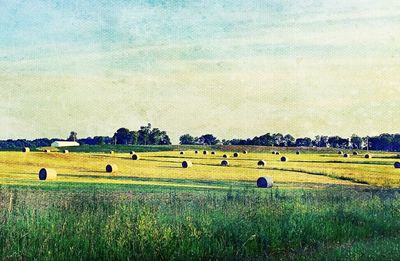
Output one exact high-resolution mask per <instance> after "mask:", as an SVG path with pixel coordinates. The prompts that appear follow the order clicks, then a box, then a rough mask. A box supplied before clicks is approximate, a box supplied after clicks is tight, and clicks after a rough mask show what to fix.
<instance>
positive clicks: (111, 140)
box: [0, 123, 171, 150]
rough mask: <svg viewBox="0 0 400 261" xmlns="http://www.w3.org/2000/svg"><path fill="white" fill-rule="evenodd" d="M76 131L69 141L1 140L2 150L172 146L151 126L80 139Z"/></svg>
mask: <svg viewBox="0 0 400 261" xmlns="http://www.w3.org/2000/svg"><path fill="white" fill-rule="evenodd" d="M77 136H78V134H77V133H76V132H75V131H71V133H70V134H69V136H68V138H67V139H60V138H52V139H47V138H40V139H35V140H26V139H17V140H11V139H9V140H0V149H3V150H4V149H5V150H13V149H20V148H23V147H30V148H37V147H49V146H50V145H51V143H53V142H54V141H56V140H67V141H76V142H78V143H79V144H81V145H104V144H124V145H170V144H171V140H170V138H169V136H168V135H167V132H166V131H162V130H160V129H159V128H152V126H151V124H150V123H149V124H147V125H146V126H141V127H140V128H139V129H138V130H136V131H131V130H129V129H127V128H119V129H118V130H117V131H116V132H115V133H114V135H113V136H111V137H110V136H94V137H87V138H81V139H79V138H78V137H77Z"/></svg>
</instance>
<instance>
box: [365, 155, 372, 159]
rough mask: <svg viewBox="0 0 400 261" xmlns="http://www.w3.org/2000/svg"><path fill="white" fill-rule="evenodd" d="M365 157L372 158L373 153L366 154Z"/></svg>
mask: <svg viewBox="0 0 400 261" xmlns="http://www.w3.org/2000/svg"><path fill="white" fill-rule="evenodd" d="M364 158H366V159H370V158H372V155H371V154H365V156H364Z"/></svg>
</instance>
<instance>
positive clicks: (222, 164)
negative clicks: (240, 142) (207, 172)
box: [221, 160, 229, 167]
mask: <svg viewBox="0 0 400 261" xmlns="http://www.w3.org/2000/svg"><path fill="white" fill-rule="evenodd" d="M221 166H223V167H228V166H229V161H227V160H223V161H221Z"/></svg>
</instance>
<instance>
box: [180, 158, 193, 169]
mask: <svg viewBox="0 0 400 261" xmlns="http://www.w3.org/2000/svg"><path fill="white" fill-rule="evenodd" d="M192 166H193V163H192V162H191V161H186V160H185V161H182V168H184V169H187V168H191V167H192Z"/></svg>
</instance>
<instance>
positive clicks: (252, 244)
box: [0, 150, 400, 260]
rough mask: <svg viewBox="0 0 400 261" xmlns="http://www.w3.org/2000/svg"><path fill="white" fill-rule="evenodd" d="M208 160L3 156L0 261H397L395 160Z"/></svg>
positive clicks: (157, 155)
mask: <svg viewBox="0 0 400 261" xmlns="http://www.w3.org/2000/svg"><path fill="white" fill-rule="evenodd" d="M127 151H129V150H127ZM208 152H209V153H208V154H207V155H203V153H202V150H199V153H198V154H195V153H194V151H192V150H190V151H185V153H184V154H180V152H179V151H163V152H141V153H138V155H139V156H140V159H139V160H132V159H131V157H132V155H130V154H129V153H114V154H106V153H74V152H72V153H68V154H63V153H59V152H51V153H44V152H30V153H22V152H0V231H1V233H0V259H2V260H3V259H5V260H20V259H40V260H76V259H79V260H93V259H100V260H110V259H111V260H210V259H213V260H221V259H222V260H226V259H228V260H232V259H239V260H265V259H269V260H310V259H314V260H326V259H329V260H331V259H334V260H348V259H351V260H398V259H400V236H399V234H398V231H400V196H399V187H400V169H395V168H394V167H393V164H394V162H396V161H398V160H399V159H397V156H396V154H390V153H377V152H376V153H371V154H372V155H373V157H372V158H370V159H365V158H364V154H362V153H360V155H358V156H353V155H351V156H350V158H344V157H343V156H340V155H337V154H336V153H335V152H332V153H327V152H324V153H312V152H310V151H306V152H307V153H301V154H300V155H296V154H295V153H294V151H286V152H281V154H280V155H273V154H271V153H270V152H265V153H251V152H250V153H248V154H243V153H240V151H239V157H237V158H235V157H233V153H234V151H229V152H227V151H223V152H222V151H216V154H215V155H212V154H211V153H210V152H211V150H209V151H208ZM223 154H228V155H230V157H229V158H227V159H226V160H228V161H229V166H228V167H222V166H220V162H221V160H223V157H222V155H223ZM282 156H286V157H287V159H288V161H287V162H281V161H280V159H281V157H282ZM184 160H186V161H191V162H192V163H193V166H192V167H191V168H187V169H184V168H182V166H181V163H182V161H184ZM259 160H264V161H265V167H262V168H261V167H258V166H257V162H258V161H259ZM107 164H112V165H113V166H117V168H118V170H117V171H116V172H113V173H107V172H106V165H107ZM43 167H45V168H50V169H55V170H56V171H57V179H55V180H46V181H39V179H38V172H39V170H40V169H41V168H43ZM261 176H268V177H272V178H273V180H274V186H273V187H272V188H270V189H260V188H257V187H256V180H257V178H259V177H261Z"/></svg>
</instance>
